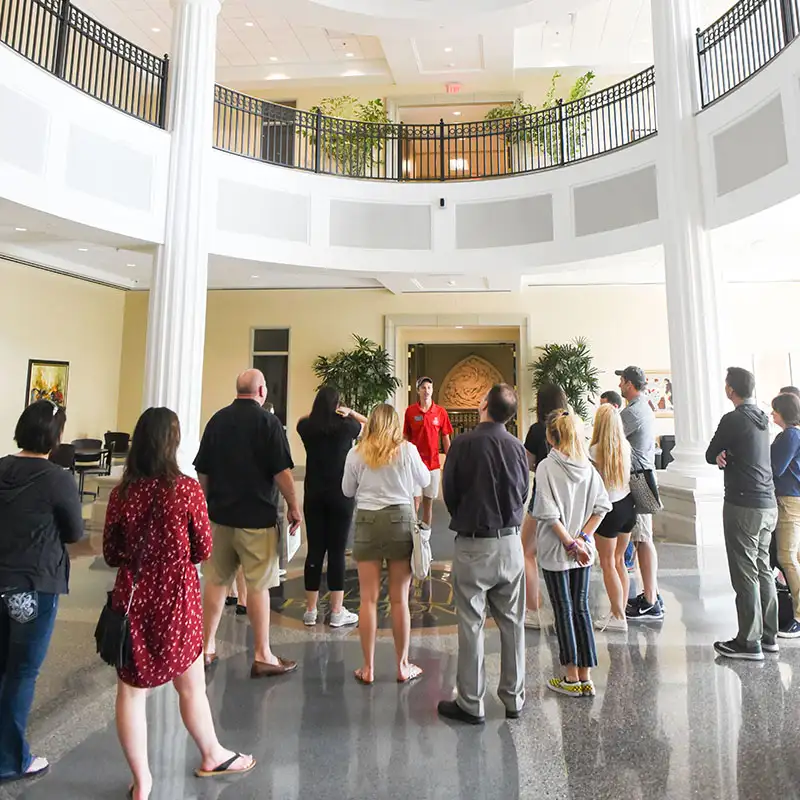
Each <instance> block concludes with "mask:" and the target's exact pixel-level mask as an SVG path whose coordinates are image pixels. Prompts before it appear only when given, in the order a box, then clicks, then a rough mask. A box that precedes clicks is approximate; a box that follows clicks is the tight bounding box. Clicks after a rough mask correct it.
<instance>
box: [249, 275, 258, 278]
mask: <svg viewBox="0 0 800 800" xmlns="http://www.w3.org/2000/svg"><path fill="white" fill-rule="evenodd" d="M250 277H251V278H257V277H258V275H251V276H250Z"/></svg>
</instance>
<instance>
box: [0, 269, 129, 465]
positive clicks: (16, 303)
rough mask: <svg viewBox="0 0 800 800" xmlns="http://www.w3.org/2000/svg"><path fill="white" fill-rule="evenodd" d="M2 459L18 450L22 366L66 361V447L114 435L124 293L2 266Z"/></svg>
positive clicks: (25, 370)
mask: <svg viewBox="0 0 800 800" xmlns="http://www.w3.org/2000/svg"><path fill="white" fill-rule="evenodd" d="M0 287H2V290H1V291H0V375H2V388H3V390H2V392H0V453H2V454H5V453H10V452H15V451H16V449H17V448H16V445H15V444H14V427H15V425H16V422H17V418H18V417H19V414H20V413H21V411H22V409H23V408H24V398H25V391H26V384H25V382H26V379H27V374H28V359H30V358H36V359H44V360H52V361H69V385H68V389H67V427H66V431H65V434H64V438H65V441H70V440H71V439H77V438H82V437H86V436H88V437H91V438H102V435H103V433H105V432H106V431H107V430H116V422H117V401H118V391H119V375H120V355H121V352H122V328H123V312H124V309H125V292H123V291H121V290H118V289H111V288H108V287H105V286H97V285H95V284H92V283H88V282H86V281H81V280H78V279H76V278H69V277H66V276H63V275H56V274H53V273H50V272H45V271H43V270H38V269H34V268H33V267H25V266H21V265H18V264H13V263H11V262H9V261H4V260H2V259H0Z"/></svg>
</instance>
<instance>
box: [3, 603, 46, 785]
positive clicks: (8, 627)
mask: <svg viewBox="0 0 800 800" xmlns="http://www.w3.org/2000/svg"><path fill="white" fill-rule="evenodd" d="M57 611H58V595H57V594H47V593H45V592H38V613H37V616H36V618H35V619H31V620H29V621H27V622H19V621H18V619H19V616H17V618H13V617H12V616H11V615H10V614H9V610H8V607H7V605H6V602H5V600H2V599H0V778H9V777H13V776H15V775H21V774H23V773H24V772H25V771H26V770H27V769H28V767H29V766H30V764H31V761H32V760H33V759H32V757H31V752H30V749H29V747H28V742H27V740H26V739H25V729H26V728H27V726H28V715H29V714H30V711H31V705H32V704H33V692H34V689H35V688H36V678H37V677H38V675H39V670H40V669H41V666H42V663H43V662H44V658H45V656H46V655H47V648H48V646H49V645H50V637H51V636H52V634H53V626H54V625H55V621H56V613H57Z"/></svg>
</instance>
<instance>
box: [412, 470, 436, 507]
mask: <svg viewBox="0 0 800 800" xmlns="http://www.w3.org/2000/svg"><path fill="white" fill-rule="evenodd" d="M430 472H431V482H430V483H429V484H428V485H427V486H426V487H425V488H424V489H420V487H419V486H417V490H416V494H415V496H416V497H427V498H429V499H432V500H435V499H436V498H437V497H438V496H439V488H440V486H441V485H442V471H441V470H440V469H432V470H431V471H430Z"/></svg>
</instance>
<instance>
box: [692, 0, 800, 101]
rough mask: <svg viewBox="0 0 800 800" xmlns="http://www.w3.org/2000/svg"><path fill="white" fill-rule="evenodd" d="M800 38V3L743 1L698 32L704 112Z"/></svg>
mask: <svg viewBox="0 0 800 800" xmlns="http://www.w3.org/2000/svg"><path fill="white" fill-rule="evenodd" d="M798 34H800V0H740V2H738V3H737V4H736V5H735V6H734V7H733V8H732V9H731V10H730V11H728V12H727V13H726V14H724V15H723V16H721V17H720V18H719V19H718V20H717V21H716V22H715V23H714V24H713V25H711V26H709V27H708V28H706V29H705V30H704V31H698V32H697V52H698V56H699V60H700V88H701V103H702V106H703V108H705V107H706V106H708V105H711V103H713V102H715V101H716V100H719V98H720V97H723V96H724V95H726V94H727V93H728V92H730V91H731V90H733V89H735V88H736V87H737V86H739V84H741V83H743V82H744V81H746V80H747V79H748V78H749V77H751V76H752V75H755V73H756V72H758V71H759V70H761V69H763V68H764V67H765V66H766V65H767V64H769V62H770V61H772V59H773V58H775V56H777V55H778V54H779V53H780V52H781V51H782V50H783V49H784V48H785V47H786V46H787V45H789V44H790V43H791V42H793V41H794V40H795V39H796V38H797V36H798Z"/></svg>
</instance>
